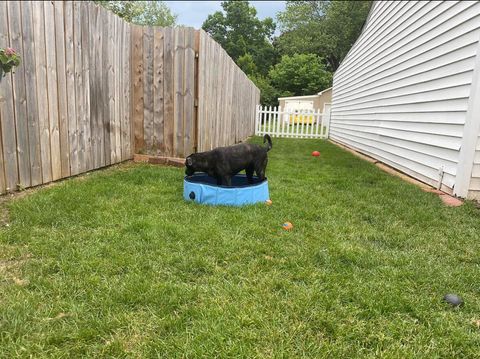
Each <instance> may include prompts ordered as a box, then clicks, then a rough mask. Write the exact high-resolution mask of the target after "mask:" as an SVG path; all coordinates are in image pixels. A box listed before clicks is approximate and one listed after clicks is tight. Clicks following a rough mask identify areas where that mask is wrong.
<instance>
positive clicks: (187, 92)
mask: <svg viewBox="0 0 480 359" xmlns="http://www.w3.org/2000/svg"><path fill="white" fill-rule="evenodd" d="M194 46H195V30H194V29H193V28H190V27H187V28H186V29H185V68H184V72H185V77H184V102H183V118H184V126H185V135H184V141H183V146H184V154H183V155H184V156H188V155H189V154H191V153H193V152H194V150H193V147H194V142H195V133H194V129H195V123H194V122H195V118H194V110H195V108H194V107H195V103H194V92H195V79H194V75H195V49H194Z"/></svg>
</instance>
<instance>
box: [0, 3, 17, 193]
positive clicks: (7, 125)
mask: <svg viewBox="0 0 480 359" xmlns="http://www.w3.org/2000/svg"><path fill="white" fill-rule="evenodd" d="M0 19H3V20H2V21H0V41H2V43H4V44H7V45H8V46H12V43H11V41H10V38H9V36H8V27H7V24H8V22H7V21H5V19H8V14H7V3H6V2H5V1H0ZM0 100H1V101H0V121H1V129H2V133H1V135H2V138H1V140H2V141H1V144H2V147H3V151H2V152H3V158H4V166H5V168H4V171H5V185H4V190H5V191H14V190H15V189H16V188H17V183H18V162H17V143H16V133H15V110H14V106H13V90H12V75H11V74H8V75H6V76H5V77H4V78H3V79H2V82H0ZM1 175H2V176H3V174H1ZM2 192H3V189H2Z"/></svg>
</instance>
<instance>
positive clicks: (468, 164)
mask: <svg viewBox="0 0 480 359" xmlns="http://www.w3.org/2000/svg"><path fill="white" fill-rule="evenodd" d="M479 99H480V39H479V41H478V46H477V56H476V59H475V68H474V70H473V78H472V85H471V90H470V97H469V99H468V109H467V114H466V116H465V125H464V127H463V138H462V145H461V147H460V153H459V158H458V165H457V175H456V178H455V188H454V189H453V194H455V195H456V196H459V197H464V198H465V197H467V195H468V190H469V188H470V181H471V178H472V169H473V159H474V157H475V147H476V144H477V141H478V135H479V133H480V101H479Z"/></svg>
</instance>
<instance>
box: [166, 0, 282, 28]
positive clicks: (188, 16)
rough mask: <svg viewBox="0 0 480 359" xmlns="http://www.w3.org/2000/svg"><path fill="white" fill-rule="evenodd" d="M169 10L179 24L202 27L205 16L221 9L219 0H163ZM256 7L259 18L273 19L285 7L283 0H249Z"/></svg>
mask: <svg viewBox="0 0 480 359" xmlns="http://www.w3.org/2000/svg"><path fill="white" fill-rule="evenodd" d="M165 3H166V4H167V5H168V7H169V8H170V10H172V11H173V12H174V13H175V14H177V15H178V19H177V23H178V24H179V25H185V26H192V27H194V28H196V29H200V28H201V27H202V24H203V22H204V21H205V20H206V18H207V16H208V15H210V14H213V13H214V12H215V11H220V10H222V7H221V5H220V4H221V1H165ZM250 5H252V6H255V8H256V9H257V16H258V18H259V19H261V20H262V19H264V18H266V17H271V18H273V19H275V16H276V14H277V12H279V11H282V10H284V9H285V1H250Z"/></svg>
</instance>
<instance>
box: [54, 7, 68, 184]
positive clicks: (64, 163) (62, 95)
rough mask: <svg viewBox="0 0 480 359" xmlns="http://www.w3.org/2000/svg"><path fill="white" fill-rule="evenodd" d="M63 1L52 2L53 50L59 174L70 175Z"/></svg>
mask: <svg viewBox="0 0 480 359" xmlns="http://www.w3.org/2000/svg"><path fill="white" fill-rule="evenodd" d="M63 6H64V3H63V1H55V2H54V15H55V51H56V53H57V79H58V84H57V85H58V86H57V87H58V120H59V121H58V124H59V129H60V165H61V176H62V177H63V178H65V177H69V176H70V148H69V143H68V140H69V138H68V121H69V119H68V109H67V78H66V76H67V71H66V68H65V55H66V53H65V25H64V20H65V14H64V8H63Z"/></svg>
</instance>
